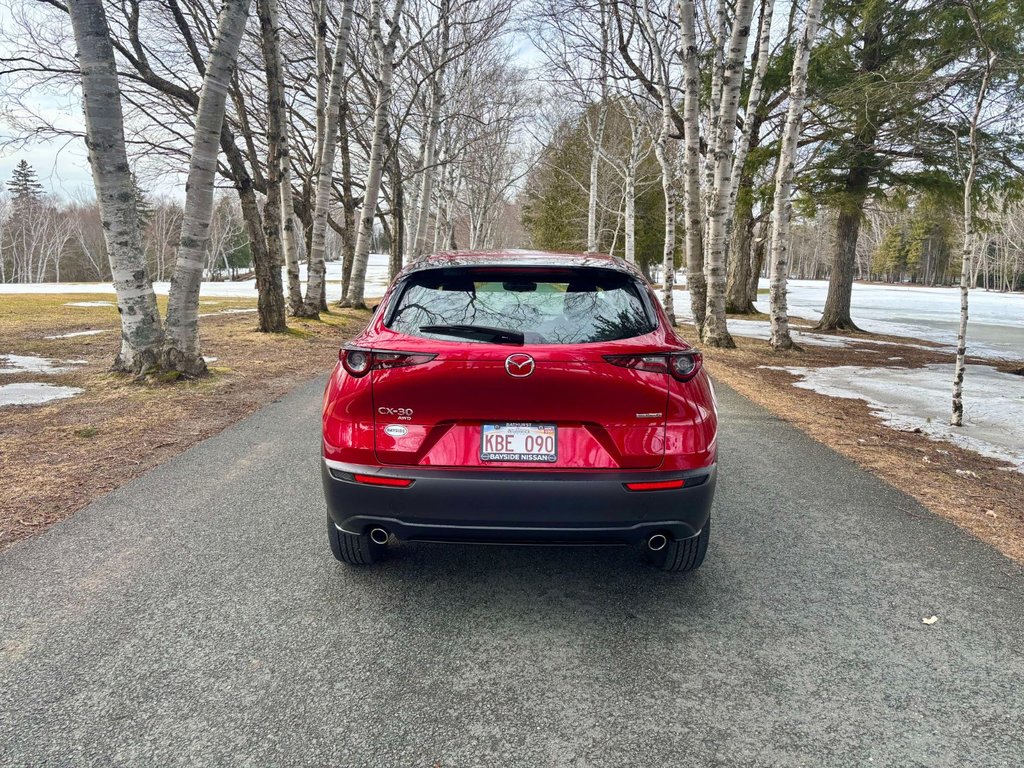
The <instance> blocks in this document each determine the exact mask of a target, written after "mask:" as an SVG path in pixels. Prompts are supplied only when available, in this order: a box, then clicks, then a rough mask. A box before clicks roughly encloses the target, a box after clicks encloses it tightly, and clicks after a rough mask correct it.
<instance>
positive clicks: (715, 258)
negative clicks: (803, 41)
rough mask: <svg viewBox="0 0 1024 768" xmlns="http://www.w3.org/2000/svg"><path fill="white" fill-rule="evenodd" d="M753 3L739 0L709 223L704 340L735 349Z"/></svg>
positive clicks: (720, 117) (720, 120) (724, 82)
mask: <svg viewBox="0 0 1024 768" xmlns="http://www.w3.org/2000/svg"><path fill="white" fill-rule="evenodd" d="M753 12H754V1H753V0H737V2H736V9H735V15H734V18H733V23H732V34H731V35H730V39H729V55H728V57H727V58H726V62H725V67H724V71H723V76H722V105H721V111H720V113H719V115H718V119H717V123H718V142H717V145H716V146H715V155H714V166H715V172H714V189H713V191H712V193H711V205H710V208H711V215H710V217H709V221H708V243H707V252H706V254H705V257H704V258H705V262H704V270H705V274H706V275H707V281H708V286H707V310H706V315H705V321H704V333H703V334H702V340H703V341H704V343H705V344H708V345H710V346H712V347H735V346H736V344H735V343H734V342H733V340H732V336H730V335H729V330H728V328H727V327H726V318H725V246H726V237H725V234H726V224H725V222H726V218H727V216H728V209H729V201H730V197H731V189H730V181H731V179H732V159H733V158H732V156H733V147H734V145H735V136H736V129H735V126H736V113H737V111H738V110H739V102H740V86H741V85H742V84H743V62H744V61H745V60H746V56H747V41H748V39H749V37H750V20H751V18H752V16H753Z"/></svg>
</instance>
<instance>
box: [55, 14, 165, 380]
mask: <svg viewBox="0 0 1024 768" xmlns="http://www.w3.org/2000/svg"><path fill="white" fill-rule="evenodd" d="M68 13H69V14H70V15H71V26H72V28H73V30H74V35H75V44H76V46H77V47H78V64H79V68H80V69H81V72H82V96H83V98H82V101H83V106H84V111H85V131H86V146H87V147H88V150H89V165H90V166H91V167H92V176H93V182H94V183H95V185H96V199H97V202H98V203H99V208H100V216H101V220H102V224H103V236H104V239H105V241H106V244H107V256H108V258H109V261H110V272H111V275H112V277H113V282H114V290H115V291H116V292H117V309H118V312H119V313H120V315H121V351H120V352H119V354H118V355H117V357H116V358H115V360H114V369H115V370H120V371H127V372H131V373H142V372H144V371H146V370H149V369H151V368H153V367H154V366H156V365H157V364H158V361H159V357H160V347H161V343H162V342H163V331H162V329H161V327H160V313H159V310H158V309H157V305H156V296H155V295H154V294H153V286H152V285H151V284H150V281H149V275H148V273H147V272H146V260H145V256H144V254H143V251H142V238H141V235H140V229H139V216H138V211H137V210H136V204H135V189H134V185H133V184H132V175H131V170H130V168H129V166H128V155H127V151H126V150H125V143H124V116H123V113H122V110H121V90H120V87H119V84H118V79H117V63H116V60H115V58H114V48H113V45H112V44H111V42H110V29H109V28H108V26H107V17H106V12H105V11H104V8H103V3H102V0H70V2H69V3H68Z"/></svg>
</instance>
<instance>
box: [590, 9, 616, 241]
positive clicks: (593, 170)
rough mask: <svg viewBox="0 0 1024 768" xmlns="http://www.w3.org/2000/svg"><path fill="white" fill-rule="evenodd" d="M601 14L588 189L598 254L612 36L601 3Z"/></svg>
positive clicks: (591, 227)
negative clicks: (600, 178) (597, 99)
mask: <svg viewBox="0 0 1024 768" xmlns="http://www.w3.org/2000/svg"><path fill="white" fill-rule="evenodd" d="M599 10H600V13H601V52H600V76H601V90H600V103H599V104H598V107H597V127H596V129H595V130H594V132H593V134H592V136H591V142H592V143H593V152H592V153H591V155H590V179H589V181H590V184H589V187H588V189H587V252H588V253H597V251H598V249H599V248H600V247H601V243H600V231H599V229H600V228H599V227H598V225H597V199H598V193H599V191H600V190H599V183H598V175H599V171H600V168H601V154H602V151H603V149H604V132H605V127H606V123H607V121H608V46H609V45H610V40H611V36H610V34H609V30H608V15H607V8H606V7H605V3H604V2H601V3H600V8H599Z"/></svg>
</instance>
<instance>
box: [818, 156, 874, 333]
mask: <svg viewBox="0 0 1024 768" xmlns="http://www.w3.org/2000/svg"><path fill="white" fill-rule="evenodd" d="M854 183H855V184H858V185H859V182H856V181H855V182H854ZM851 186H852V185H851V184H850V183H849V182H848V183H847V189H848V190H849V189H851ZM863 188H864V190H865V191H866V190H867V178H866V175H865V177H864V183H863ZM863 209H864V198H863V197H861V198H860V199H859V200H858V201H851V202H849V203H848V204H847V205H844V206H843V207H842V208H841V209H840V211H839V216H838V218H837V219H836V250H835V256H834V257H833V259H832V275H831V277H830V278H829V281H828V294H827V295H826V297H825V310H824V312H822V315H821V320H820V321H819V322H818V324H817V325H816V326H815V330H818V331H859V330H860V328H858V327H857V326H856V325H854V323H853V319H852V318H851V317H850V302H851V300H852V299H853V272H854V270H855V269H856V267H857V236H858V234H859V233H860V220H861V218H862V217H863Z"/></svg>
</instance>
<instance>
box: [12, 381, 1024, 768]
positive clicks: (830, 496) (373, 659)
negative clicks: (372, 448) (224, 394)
mask: <svg viewBox="0 0 1024 768" xmlns="http://www.w3.org/2000/svg"><path fill="white" fill-rule="evenodd" d="M321 387H322V382H314V383H311V384H309V385H307V386H304V387H301V388H299V389H298V390H296V391H295V392H294V393H292V394H291V395H289V396H288V397H286V398H284V399H282V400H281V401H279V402H277V403H275V404H273V405H270V406H269V407H267V408H264V409H263V410H261V411H259V412H258V413H256V414H254V415H253V416H252V417H250V418H248V419H246V420H245V421H243V422H241V423H239V424H237V425H236V426H234V427H232V428H231V429H228V430H227V431H225V432H223V433H222V434H220V435H219V436H217V437H214V438H212V439H210V440H208V441H206V442H204V443H202V444H201V445H199V446H197V447H195V448H193V449H192V450H190V451H188V452H187V453H185V454H183V455H182V456H180V457H178V458H177V459H174V460H172V461H170V462H168V463H167V464H165V465H164V466H162V467H160V468H159V469H157V470H155V471H153V472H151V473H149V474H147V475H146V476H144V477H142V478H140V479H138V480H137V481H135V482H132V483H130V484H129V485H127V486H125V487H124V488H122V489H121V490H119V491H116V492H114V493H112V494H110V495H109V496H107V497H106V498H104V499H103V500H101V501H99V502H98V503H96V504H93V505H92V506H91V507H89V508H88V509H86V510H84V511H82V512H80V513H79V514H77V515H76V516H75V517H74V518H73V519H71V520H69V521H67V522H66V523H64V524H62V525H59V526H57V527H56V528H55V529H53V530H51V531H50V532H49V533H47V534H45V535H43V536H40V537H38V538H36V539H34V540H32V541H27V542H24V543H22V544H20V545H19V546H17V547H15V548H14V549H13V550H11V551H8V552H7V553H6V554H3V555H0V764H2V765H4V766H7V765H26V766H28V765H31V766H38V765H75V766H78V765H104V766H106V765H130V766H142V765H189V766H198V765H232V766H235V765H252V766H273V765H295V766H299V765H303V766H305V765H310V766H314V765H315V766H327V765H333V766H382V767H386V768H419V767H420V766H422V767H424V768H432V767H433V766H442V767H443V768H448V767H449V766H451V767H453V768H454V767H459V766H502V767H505V766H528V767H529V768H541V767H543V766H559V767H561V766H581V767H582V766H631V767H632V766H710V765H721V766H738V765H743V766H768V765H787V766H788V765H805V766H815V767H817V766H825V765H827V766H833V765H836V766H838V765H850V766H863V765H878V766H909V765H920V766H947V765H948V766H966V765H970V766H981V765H984V766H988V765H1005V766H1020V765H1022V764H1024V640H1022V638H1024V572H1022V569H1020V568H1018V567H1017V566H1014V565H1013V564H1012V563H1010V562H1009V561H1008V560H1006V559H1004V558H1003V557H1001V556H1000V555H998V554H997V553H995V552H994V551H992V550H990V549H989V548H988V547H986V546H985V545H983V544H981V543H979V542H978V541H976V540H974V539H972V538H970V537H969V536H967V535H966V534H964V533H961V532H960V531H958V530H957V529H956V528H954V527H953V526H952V525H951V524H948V523H946V522H944V521H942V520H939V519H937V518H935V517H933V516H932V515H930V514H928V513H927V512H926V511H924V510H922V509H921V508H920V507H919V506H918V505H917V504H916V503H915V502H914V501H913V500H911V499H909V498H908V497H906V496H903V495H901V494H900V493H898V492H896V491H893V490H891V489H890V488H888V487H887V486H885V485H883V484H882V483H881V482H879V481H877V480H875V479H874V478H873V477H871V476H870V475H868V474H867V473H865V472H862V471H861V470H859V469H857V468H856V467H855V466H853V465H852V464H851V463H849V462H848V461H847V460H845V459H843V458H841V457H839V456H838V455H836V454H834V453H832V452H831V451H829V450H828V449H826V448H823V447H821V446H820V445H818V444H816V443H814V442H813V441H811V440H810V439H809V438H807V437H805V436H804V435H803V434H801V433H800V432H798V431H797V430H795V429H793V428H791V427H789V426H787V425H786V424H784V423H782V422H780V421H778V420H777V419H775V418H774V417H772V416H771V415H769V414H768V413H766V412H765V411H763V410H761V409H759V408H758V407H756V406H754V405H752V404H751V403H750V402H748V401H747V400H745V399H743V398H741V397H739V396H738V395H735V394H733V393H732V392H730V391H720V396H721V405H722V411H723V418H722V422H723V434H722V453H723V457H722V469H721V472H720V478H721V479H720V486H719V488H720V490H719V496H718V499H717V503H716V512H715V515H716V517H715V536H714V538H713V539H712V544H711V548H710V551H709V553H708V560H707V561H706V562H705V565H704V567H703V568H702V569H701V570H700V571H699V572H697V573H696V574H693V575H691V576H686V575H681V576H673V575H667V574H662V573H660V572H658V571H655V570H653V569H651V568H649V567H646V566H643V565H641V564H640V563H639V562H638V561H637V559H636V558H635V557H634V555H633V553H631V552H627V551H624V550H615V549H597V550H587V549H547V548H522V549H516V548H499V547H475V548H474V547H468V546H449V547H440V546H431V545H403V546H400V547H398V548H397V551H396V552H395V556H394V557H393V558H392V559H391V560H389V561H388V562H387V563H386V564H384V565H383V566H382V567H379V568H377V569H374V570H367V571H353V570H348V569H346V568H345V567H343V566H342V565H340V564H338V563H336V562H335V561H334V560H333V559H332V558H331V556H330V554H329V552H328V550H327V544H326V540H325V536H324V530H323V528H324V516H325V513H324V510H323V504H322V500H321V492H320V487H319V470H318V465H317V455H318V454H317V451H318V442H317V441H318V429H319V422H318V409H319V405H320V392H321ZM720 389H721V388H720ZM775 461H777V463H778V466H779V468H778V469H772V468H771V465H772V463H774V462H775ZM932 614H935V615H937V616H938V617H939V621H938V623H936V624H935V625H933V626H925V625H923V624H922V623H921V618H922V617H924V616H931V615H932Z"/></svg>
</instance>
